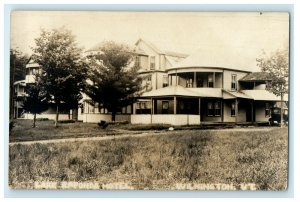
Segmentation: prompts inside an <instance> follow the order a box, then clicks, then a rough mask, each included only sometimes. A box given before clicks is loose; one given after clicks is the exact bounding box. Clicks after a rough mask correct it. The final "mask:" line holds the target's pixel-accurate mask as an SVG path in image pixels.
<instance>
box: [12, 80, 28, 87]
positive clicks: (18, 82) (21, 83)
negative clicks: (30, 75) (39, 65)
mask: <svg viewBox="0 0 300 202" xmlns="http://www.w3.org/2000/svg"><path fill="white" fill-rule="evenodd" d="M17 84H20V85H21V86H26V84H25V80H19V81H16V82H14V85H17Z"/></svg>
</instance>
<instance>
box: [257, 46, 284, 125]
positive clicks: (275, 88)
mask: <svg viewBox="0 0 300 202" xmlns="http://www.w3.org/2000/svg"><path fill="white" fill-rule="evenodd" d="M264 55H265V56H264V57H262V58H259V59H257V62H258V66H259V67H260V68H261V70H262V71H263V72H268V73H269V74H270V77H271V78H272V80H271V81H270V82H268V83H267V90H269V91H270V92H272V93H274V94H275V95H277V96H280V97H281V113H280V117H281V121H280V125H281V126H282V125H283V102H284V100H283V97H284V95H285V94H287V93H288V77H289V52H288V49H287V48H286V49H283V50H277V51H276V52H274V53H272V54H271V55H270V56H266V54H264Z"/></svg>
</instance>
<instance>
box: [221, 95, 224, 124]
mask: <svg viewBox="0 0 300 202" xmlns="http://www.w3.org/2000/svg"><path fill="white" fill-rule="evenodd" d="M221 121H222V122H224V100H221Z"/></svg>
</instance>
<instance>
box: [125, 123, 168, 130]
mask: <svg viewBox="0 0 300 202" xmlns="http://www.w3.org/2000/svg"><path fill="white" fill-rule="evenodd" d="M170 127H171V125H170V124H142V125H128V127H127V128H126V129H127V130H167V129H169V128H170Z"/></svg>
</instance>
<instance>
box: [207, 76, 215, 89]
mask: <svg viewBox="0 0 300 202" xmlns="http://www.w3.org/2000/svg"><path fill="white" fill-rule="evenodd" d="M207 80H208V81H207V86H208V87H209V88H213V87H214V82H213V75H212V74H209V75H208V79H207Z"/></svg>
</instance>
